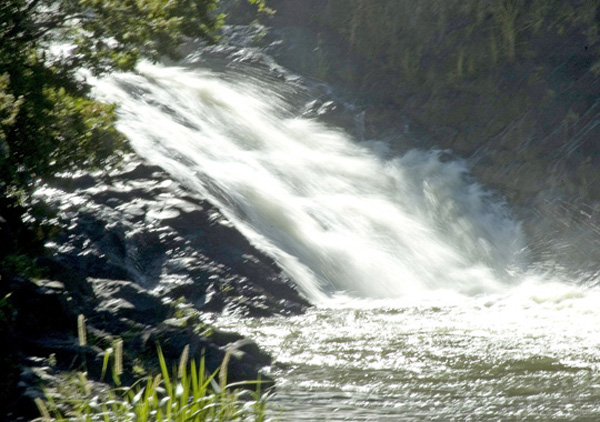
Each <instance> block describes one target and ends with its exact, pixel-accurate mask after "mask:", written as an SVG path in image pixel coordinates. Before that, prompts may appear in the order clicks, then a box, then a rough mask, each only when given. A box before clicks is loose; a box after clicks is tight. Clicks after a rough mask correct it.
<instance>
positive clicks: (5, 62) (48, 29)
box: [0, 0, 266, 271]
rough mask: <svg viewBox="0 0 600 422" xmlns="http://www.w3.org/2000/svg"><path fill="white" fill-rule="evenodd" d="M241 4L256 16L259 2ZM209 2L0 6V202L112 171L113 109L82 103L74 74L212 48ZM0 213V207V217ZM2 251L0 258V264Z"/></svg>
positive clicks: (47, 0)
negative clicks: (88, 173)
mask: <svg viewBox="0 0 600 422" xmlns="http://www.w3.org/2000/svg"><path fill="white" fill-rule="evenodd" d="M249 1H251V3H254V4H255V5H256V6H257V8H258V9H260V10H266V5H265V1H264V0H249ZM218 2H219V0H169V1H165V0H2V1H0V199H1V198H10V199H11V200H12V201H13V202H14V203H19V202H21V203H22V202H23V199H27V196H28V194H29V193H30V192H31V189H32V188H33V187H34V186H35V184H36V183H37V181H38V180H40V179H45V178H51V177H52V176H53V175H54V174H56V173H58V172H65V171H67V172H71V171H75V170H86V169H88V170H89V169H97V168H102V167H104V166H107V165H110V164H112V163H113V162H114V161H117V160H118V158H119V156H120V155H119V154H118V152H119V151H122V150H125V149H127V144H126V141H125V139H124V137H123V136H122V135H121V134H120V133H119V132H118V131H117V130H116V128H115V123H116V113H115V106H114V105H108V104H102V103H99V102H97V101H95V100H92V99H91V98H90V97H89V86H88V85H87V84H86V83H85V80H84V79H83V78H82V76H81V72H80V71H81V70H82V69H86V70H88V71H90V72H92V73H93V74H96V75H99V74H103V73H106V72H111V71H114V70H131V69H133V68H134V66H135V64H136V63H137V61H138V60H139V59H140V58H142V57H146V58H150V59H153V60H157V59H159V58H160V57H161V56H170V57H176V52H177V50H178V46H179V45H180V43H181V42H182V41H183V40H184V39H185V38H186V37H190V38H199V37H200V38H204V39H207V40H213V39H214V36H213V34H214V31H215V30H216V29H218V28H219V26H220V25H221V24H222V23H223V15H220V14H218V13H216V7H217V4H218ZM7 212H11V211H10V210H8V209H6V208H3V207H2V204H0V217H2V215H3V214H6V213H7ZM13 234H15V233H14V231H13ZM38 240H42V239H38ZM11 242H12V245H11V248H13V249H16V250H17V251H18V253H20V251H23V250H27V249H28V245H27V244H26V241H25V240H24V239H23V240H22V241H20V239H12V240H11ZM9 249H10V248H8V247H5V248H0V261H2V259H3V255H5V254H7V253H11V252H10V250H9ZM9 261H11V262H9V264H10V263H13V264H17V262H16V261H14V260H9ZM21 267H23V266H21ZM28 268H29V267H28V266H27V265H26V266H25V267H24V268H23V269H24V270H27V271H29V269H28Z"/></svg>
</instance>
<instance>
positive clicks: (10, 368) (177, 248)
mask: <svg viewBox="0 0 600 422" xmlns="http://www.w3.org/2000/svg"><path fill="white" fill-rule="evenodd" d="M34 197H35V201H36V202H37V203H36V204H32V205H35V206H38V207H47V208H46V211H45V215H46V216H47V218H46V219H42V220H40V221H38V222H37V225H38V226H40V227H44V230H47V231H54V233H55V235H54V236H53V237H52V238H51V239H50V240H49V241H48V243H47V244H46V247H45V253H44V255H43V256H39V257H38V258H37V259H38V266H39V268H40V269H42V271H43V273H41V274H40V277H39V278H36V279H28V278H24V277H22V276H4V277H3V279H2V285H1V286H0V287H1V290H0V297H2V298H5V300H4V301H3V302H2V306H1V308H0V310H1V311H2V313H1V316H2V319H1V321H0V322H1V323H2V328H3V329H2V336H3V344H5V345H9V344H10V345H12V347H10V348H8V347H5V348H3V353H2V357H1V358H0V359H1V361H2V362H3V368H4V369H5V372H6V376H4V377H3V378H2V392H3V395H2V396H3V398H10V400H3V401H2V403H3V404H2V406H4V408H3V409H2V412H1V413H2V414H5V415H7V420H12V419H14V418H17V417H26V418H34V417H36V416H37V415H38V414H37V409H36V407H35V405H34V403H33V401H32V400H33V399H34V398H36V397H43V394H42V392H41V391H42V388H45V387H48V388H52V385H53V383H55V382H57V379H58V378H57V376H58V375H59V374H60V373H62V372H63V371H76V370H85V371H86V372H88V375H89V377H90V378H91V379H96V380H97V379H98V377H99V376H100V371H101V368H102V362H103V359H104V354H105V353H106V350H107V349H109V348H111V347H113V344H114V341H115V340H117V339H121V340H122V341H123V351H124V362H125V363H126V365H128V366H129V367H128V368H126V371H125V372H126V373H129V374H137V375H138V376H143V375H145V374H149V373H153V372H156V371H157V370H158V361H157V355H156V345H157V344H160V345H161V347H162V350H163V352H164V354H165V357H166V358H167V360H168V362H177V360H178V359H179V357H180V355H181V353H182V351H183V349H184V347H185V346H186V345H189V346H190V359H197V360H198V359H200V357H201V355H204V357H205V362H206V365H207V369H209V370H214V369H216V368H218V367H219V365H220V364H221V361H222V360H223V357H224V356H225V352H226V350H227V349H228V348H229V347H232V345H235V344H241V343H240V340H242V337H241V336H240V335H237V334H234V333H227V332H222V331H219V330H216V329H213V328H212V327H211V326H210V325H209V324H206V323H204V322H203V319H204V317H203V314H210V313H223V314H229V315H238V316H239V317H240V318H245V317H249V316H254V317H259V316H267V315H276V314H278V315H294V314H298V313H301V312H303V310H304V309H306V307H307V306H309V304H308V302H307V301H306V300H305V299H303V298H302V297H301V296H300V295H299V294H298V293H297V291H296V289H295V287H294V286H293V285H292V283H291V281H290V280H289V279H288V278H287V277H286V276H285V275H284V274H283V273H282V272H281V270H280V269H279V268H278V267H277V265H276V264H275V263H274V262H273V261H272V260H271V259H270V258H268V257H266V256H265V255H264V254H262V253H261V252H259V251H258V250H256V249H255V248H254V247H253V246H251V245H250V243H249V242H248V241H247V240H246V239H245V238H244V237H243V236H242V235H241V234H240V233H239V232H238V231H237V230H235V229H234V228H233V227H232V225H231V224H230V223H229V222H228V221H227V219H226V218H225V217H223V215H222V214H221V213H220V212H219V211H218V210H217V209H216V208H214V207H213V206H212V205H210V204H209V203H208V202H206V201H205V200H204V199H202V198H201V197H199V196H198V195H197V194H194V193H192V192H190V191H188V190H186V189H185V188H183V187H182V186H181V185H179V184H178V183H176V182H175V181H173V180H171V179H170V178H169V177H168V176H167V175H166V174H165V173H164V171H162V170H161V169H160V168H158V167H154V166H150V165H147V164H144V163H143V162H142V161H140V159H138V158H136V157H135V156H133V155H130V156H127V157H126V158H125V161H124V163H123V164H122V166H121V167H119V168H117V169H113V170H111V171H106V172H98V173H94V174H89V173H81V174H65V175H62V176H59V177H57V178H56V179H55V180H54V181H53V182H51V183H48V184H45V185H43V186H40V187H38V189H37V190H36V193H35V195H34ZM32 217H33V216H32ZM79 315H83V316H84V317H85V320H86V327H87V343H86V344H85V345H80V343H79V339H78V327H77V321H78V316H79ZM236 342H237V343H236ZM239 351H240V353H238V354H236V355H232V356H231V360H230V363H229V369H228V375H229V379H230V381H232V382H233V381H240V380H249V379H253V380H254V379H257V377H258V376H259V373H260V370H261V368H262V367H264V366H267V365H269V363H270V361H271V358H270V356H268V355H267V354H266V353H264V352H263V351H261V350H260V349H259V347H258V346H257V345H256V344H255V343H253V342H251V341H244V342H243V344H242V345H240V346H239ZM169 365H171V364H170V363H169ZM263 379H268V377H263ZM123 381H124V382H133V381H134V379H133V378H129V379H127V378H125V379H124V380H123ZM15 387H16V388H15Z"/></svg>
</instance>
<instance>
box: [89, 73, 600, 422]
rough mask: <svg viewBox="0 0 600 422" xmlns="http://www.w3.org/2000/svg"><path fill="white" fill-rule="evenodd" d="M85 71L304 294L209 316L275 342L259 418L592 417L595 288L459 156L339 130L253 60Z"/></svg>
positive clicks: (597, 372)
mask: <svg viewBox="0 0 600 422" xmlns="http://www.w3.org/2000/svg"><path fill="white" fill-rule="evenodd" d="M257 75H259V76H257ZM94 85H95V92H96V95H97V96H98V97H99V98H101V99H104V100H106V101H109V102H115V103H117V104H118V105H119V129H120V130H121V131H122V132H123V133H124V134H125V135H126V136H127V137H128V138H129V140H130V142H131V145H132V147H133V148H134V149H135V151H136V152H137V153H138V154H139V155H141V156H142V157H144V158H146V159H147V160H148V161H150V162H152V163H154V164H157V165H159V166H161V167H163V168H164V169H165V170H167V171H168V172H169V173H170V174H171V175H172V176H173V177H175V178H177V179H178V180H180V181H181V182H182V183H184V184H185V185H186V186H187V187H188V188H190V189H193V190H195V191H197V192H200V193H201V194H203V195H205V196H206V197H208V198H209V199H210V200H211V201H212V202H214V203H215V204H217V205H218V206H219V207H220V208H221V209H222V210H223V212H224V213H225V214H226V215H227V216H228V218H229V219H230V220H231V221H232V222H233V223H234V224H235V225H236V226H237V227H238V228H239V229H240V230H241V231H242V232H243V233H244V234H245V235H246V236H247V237H248V238H249V239H250V240H251V241H252V242H253V243H254V244H255V245H256V246H257V247H259V248H260V249H262V250H263V251H265V252H266V253H268V254H270V255H271V256H272V257H273V258H275V259H276V260H277V262H278V263H279V265H280V266H281V267H282V268H283V269H284V270H285V271H286V272H287V274H288V275H289V276H290V277H291V278H292V279H293V280H294V281H295V282H296V283H297V284H298V286H299V288H300V289H301V291H302V292H303V293H304V294H305V295H306V296H307V297H308V298H309V299H310V300H311V301H312V302H313V303H314V304H316V305H317V306H316V307H314V308H313V309H310V310H309V311H308V312H307V313H306V314H304V315H300V316H296V317H293V318H282V317H273V318H257V319H252V318H243V319H240V318H239V317H238V316H236V315H222V316H219V317H215V318H216V319H215V320H214V321H212V322H213V323H214V324H216V325H217V326H219V327H221V328H225V329H231V330H234V331H236V332H241V333H242V334H245V335H246V336H248V337H250V338H253V339H255V340H256V341H257V342H258V344H260V346H261V347H263V348H265V349H266V350H267V351H268V352H269V353H270V354H271V355H272V356H274V357H275V363H274V365H272V366H271V368H269V371H270V373H271V375H272V376H273V377H274V378H275V379H276V380H277V386H278V387H277V393H276V394H275V396H274V397H273V399H272V406H271V407H270V411H269V417H270V418H272V419H274V420H279V421H290V422H298V421H311V422H316V421H377V422H382V421H395V422H397V421H402V420H404V421H414V420H440V421H448V420H457V421H458V420H460V421H463V420H476V421H480V422H481V421H490V422H491V421H498V420H507V421H508V420H510V421H513V420H514V421H522V420H531V421H534V420H535V421H538V420H543V421H552V420H560V421H564V420H582V421H595V420H600V406H599V405H598V403H600V329H599V328H598V321H600V309H599V308H598V306H597V304H598V303H599V301H600V293H599V291H598V289H596V288H587V287H585V286H584V285H580V284H579V283H577V282H576V280H571V279H569V277H568V276H565V274H558V273H556V272H553V273H549V274H548V273H546V272H545V271H542V269H541V268H539V267H536V266H535V265H532V264H531V263H530V262H529V257H528V254H527V250H528V245H527V239H525V236H524V235H523V232H522V229H521V225H520V223H519V222H518V221H516V220H515V219H514V218H513V217H512V216H511V213H510V210H509V209H508V207H507V206H506V204H504V203H503V202H502V200H499V199H498V197H497V196H495V195H492V194H491V193H489V192H488V191H486V190H485V189H484V188H483V187H482V186H481V185H479V184H478V183H476V182H474V181H473V180H472V178H471V177H470V175H469V171H468V168H467V166H466V165H465V163H464V162H462V161H460V160H457V159H455V158H453V157H452V155H451V154H448V153H447V152H444V151H422V150H410V151H408V152H405V153H403V154H402V155H397V154H393V153H390V152H389V151H388V150H387V148H386V145H385V143H384V142H378V141H371V142H369V141H363V140H360V141H359V140H357V139H353V138H352V136H350V135H349V134H348V133H346V132H344V131H343V130H342V129H339V128H333V127H330V126H327V125H326V124H324V123H322V122H319V121H318V120H315V119H313V118H308V117H307V116H306V115H305V114H304V113H303V107H302V106H298V105H297V104H295V105H292V102H291V101H289V100H290V99H293V98H294V97H295V96H299V97H301V98H307V101H310V100H311V98H310V93H309V95H307V94H306V92H302V90H303V88H302V87H301V86H300V85H297V84H289V83H288V84H286V83H285V81H281V80H279V79H277V78H272V77H270V76H269V75H268V74H267V75H265V76H264V77H261V76H260V72H247V73H243V72H242V73H240V72H213V71H210V70H207V69H199V68H197V67H196V66H186V67H167V66H160V65H151V64H147V63H146V64H142V65H140V66H139V68H138V71H137V72H136V73H128V74H115V75H112V76H110V77H107V78H105V79H102V80H96V81H94ZM300 94H301V95H300ZM293 102H294V103H297V102H298V101H297V100H295V101H293ZM397 141H398V140H397ZM203 318H210V316H208V315H203ZM208 322H211V321H208Z"/></svg>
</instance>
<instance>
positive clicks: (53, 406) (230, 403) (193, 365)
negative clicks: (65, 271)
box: [36, 346, 267, 422]
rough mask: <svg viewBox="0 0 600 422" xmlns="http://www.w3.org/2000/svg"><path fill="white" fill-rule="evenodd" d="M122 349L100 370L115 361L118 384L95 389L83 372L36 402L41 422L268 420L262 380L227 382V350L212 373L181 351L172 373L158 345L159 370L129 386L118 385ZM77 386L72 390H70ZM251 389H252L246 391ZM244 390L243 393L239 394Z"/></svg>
mask: <svg viewBox="0 0 600 422" xmlns="http://www.w3.org/2000/svg"><path fill="white" fill-rule="evenodd" d="M121 350H122V349H119V348H113V350H112V351H111V353H108V352H107V353H106V355H105V359H104V364H103V369H102V373H103V374H104V373H106V370H107V367H108V366H109V365H110V360H111V359H110V356H111V355H112V360H113V365H112V366H113V368H112V370H113V371H112V372H113V381H114V382H115V384H116V385H117V386H116V387H114V388H111V389H109V390H108V391H106V390H104V391H101V392H97V391H98V388H97V385H94V384H93V383H92V382H91V381H89V380H88V379H87V377H86V375H85V373H79V374H78V376H77V377H75V379H74V380H73V381H71V382H70V383H71V386H70V387H71V390H74V392H73V391H71V392H70V393H69V394H68V396H65V394H61V395H60V397H59V398H56V397H52V396H51V395H50V394H47V395H46V397H47V400H46V401H43V400H41V399H37V400H36V404H37V406H38V408H39V411H40V414H41V418H40V419H39V420H41V421H44V422H67V421H69V422H80V421H81V422H96V421H98V422H204V421H211V422H225V421H255V422H262V421H265V420H266V399H267V395H265V394H262V395H261V391H260V384H261V381H260V379H259V380H257V381H245V382H238V383H231V384H228V383H227V365H228V362H229V358H230V353H229V352H228V353H226V355H225V358H224V360H223V362H222V364H221V366H220V368H218V369H217V370H216V371H214V372H212V373H211V372H209V371H207V369H206V367H205V363H204V362H205V361H204V358H202V359H200V361H199V362H198V363H197V362H196V361H195V360H193V359H191V360H190V359H189V347H187V346H186V348H185V349H184V351H183V353H182V355H181V358H180V362H179V365H178V367H177V368H174V369H172V370H171V371H170V370H169V368H168V365H167V362H166V360H165V357H164V355H163V353H162V350H161V349H160V347H158V360H159V363H160V374H158V375H155V376H148V377H147V378H145V379H143V380H140V381H138V382H137V383H135V384H134V385H132V386H130V387H126V386H121V385H120V377H119V372H120V368H116V367H115V365H117V366H118V365H122V363H121V357H118V356H116V354H119V353H122V351H121ZM73 387H75V388H73ZM249 387H253V388H254V392H252V393H248V392H247V391H248V388H249ZM242 391H246V392H245V393H244V394H242Z"/></svg>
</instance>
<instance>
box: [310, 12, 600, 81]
mask: <svg viewBox="0 0 600 422" xmlns="http://www.w3.org/2000/svg"><path fill="white" fill-rule="evenodd" d="M326 4H327V6H326V7H324V8H323V13H321V14H320V15H319V16H318V17H317V18H316V19H317V23H319V24H320V25H321V26H324V27H327V28H328V29H330V30H332V31H334V32H337V33H338V34H339V35H341V36H342V38H343V39H344V40H345V41H346V42H347V43H348V45H349V46H350V47H351V49H352V51H353V53H354V54H355V55H357V56H358V57H359V58H362V59H363V62H364V64H365V69H364V71H363V72H362V73H361V74H362V75H363V76H362V78H363V80H362V81H357V82H358V83H357V86H361V85H362V86H366V87H369V86H370V85H372V84H373V83H375V84H376V83H378V81H382V80H384V81H385V82H386V83H389V82H390V78H389V77H385V78H382V77H381V76H382V75H390V74H392V73H395V74H396V75H397V78H396V79H397V80H396V81H393V82H396V83H397V86H398V87H399V88H400V89H407V87H413V88H415V89H416V88H418V89H419V90H421V91H423V90H427V89H428V88H430V89H434V90H435V89H439V88H440V87H443V86H445V85H446V84H447V83H451V84H452V83H455V82H456V81H457V80H463V79H464V78H465V77H467V78H474V77H477V76H480V75H483V74H486V73H490V72H494V71H495V69H497V68H498V66H507V65H509V66H510V65H513V64H518V63H519V62H521V61H523V60H526V59H528V58H531V57H533V58H539V59H540V60H545V59H546V57H547V55H548V53H549V52H550V51H549V49H548V48H549V47H550V45H549V44H548V42H547V41H551V42H552V43H554V47H555V51H560V49H562V48H563V46H562V45H561V42H564V43H569V42H570V43H573V40H576V39H581V42H585V43H587V46H588V47H590V48H591V47H592V46H594V47H595V50H594V51H595V52H596V54H599V53H600V50H599V48H598V34H599V26H600V22H599V21H598V20H597V18H596V16H597V15H598V14H599V13H600V11H599V7H600V6H599V5H598V2H597V1H595V0H582V1H574V0H572V1H559V0H552V1H548V0H529V1H525V0H494V1H485V0H467V1H464V0H444V1H442V0H422V1H418V2H414V1H409V0H328V1H327V2H326ZM589 51H590V52H591V51H592V50H591V49H590V50H589ZM372 69H375V74H373V73H372V72H371V70H372ZM398 70H401V72H398ZM415 70H416V71H415ZM457 77H458V78H457ZM386 89H388V90H389V86H388V87H386Z"/></svg>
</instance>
